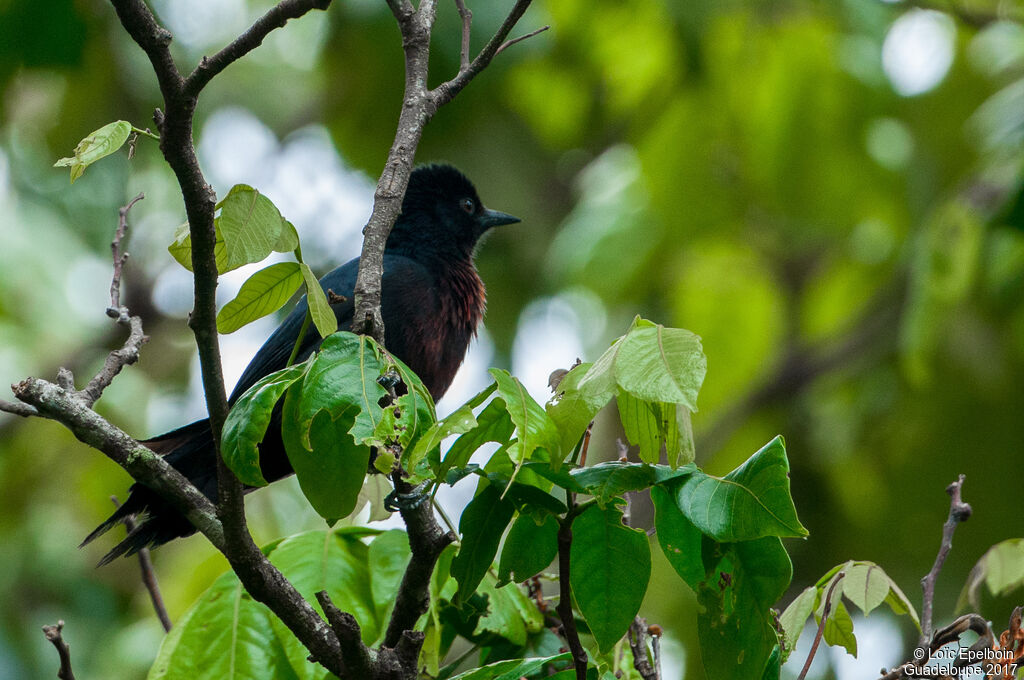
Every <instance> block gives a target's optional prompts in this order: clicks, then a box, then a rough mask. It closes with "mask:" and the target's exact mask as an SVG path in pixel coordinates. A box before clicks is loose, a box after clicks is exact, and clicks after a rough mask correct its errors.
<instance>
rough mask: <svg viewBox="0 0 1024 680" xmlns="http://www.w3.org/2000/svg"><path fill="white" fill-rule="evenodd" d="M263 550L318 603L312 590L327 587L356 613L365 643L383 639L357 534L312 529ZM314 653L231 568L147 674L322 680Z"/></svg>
mask: <svg viewBox="0 0 1024 680" xmlns="http://www.w3.org/2000/svg"><path fill="white" fill-rule="evenodd" d="M264 552H265V553H267V554H268V555H269V558H270V561H271V563H273V564H274V565H275V566H276V567H277V568H278V569H280V570H281V572H282V573H283V574H284V575H285V576H286V577H287V578H288V579H289V581H291V582H292V583H293V584H294V585H295V587H296V589H297V590H298V591H299V593H300V594H302V596H303V597H304V598H306V599H307V600H308V601H310V603H311V604H312V605H313V606H314V607H317V608H318V607H319V605H318V604H317V603H316V600H315V599H314V593H315V592H316V591H318V590H326V591H327V592H328V594H329V595H330V596H331V599H332V600H333V601H334V602H335V604H337V605H338V606H339V607H341V608H343V610H344V611H348V612H352V614H353V615H354V616H356V617H357V618H358V620H359V622H360V625H361V627H362V631H363V640H364V641H365V642H366V643H367V644H371V643H372V642H373V641H374V640H375V639H376V638H377V637H379V634H380V631H381V626H380V621H379V620H378V618H377V617H376V616H375V613H374V609H373V606H372V604H373V603H372V600H371V597H370V570H369V568H368V561H367V547H366V546H365V545H364V544H363V543H362V542H361V541H360V540H359V539H358V537H357V536H355V535H346V534H336V533H335V532H330V531H313V532H308V533H304V534H298V535H296V536H292V537H289V538H286V539H283V540H281V541H278V542H276V543H274V544H271V545H270V546H267V547H265V548H264ZM308 655H309V650H307V649H306V648H305V647H304V646H303V645H302V644H301V643H300V642H299V641H298V640H297V639H295V637H294V636H293V635H292V633H291V632H290V631H289V630H288V629H287V628H286V627H285V626H284V625H283V624H282V623H281V622H280V621H279V620H278V619H277V618H276V617H275V616H274V615H273V614H272V613H271V612H270V610H269V609H268V608H267V607H266V606H265V605H263V604H260V603H258V602H256V601H255V600H253V599H252V597H251V596H250V595H249V594H248V593H247V592H246V591H245V589H244V588H242V585H241V584H240V583H239V582H238V578H237V577H236V576H235V574H234V573H233V572H228V573H226V574H224V575H222V576H221V577H220V578H218V579H217V580H216V581H215V582H214V584H213V585H212V586H210V588H209V589H207V590H206V592H204V593H203V594H202V595H201V596H200V598H199V600H198V601H196V603H195V604H193V605H192V607H191V608H190V609H189V610H188V611H187V612H186V613H185V614H184V615H183V616H182V617H181V618H180V619H179V620H178V621H177V622H176V623H175V626H174V628H173V629H172V631H171V633H170V634H169V635H168V636H167V637H166V638H165V639H164V641H163V644H162V645H161V646H160V651H159V653H158V655H157V659H156V662H155V663H154V664H153V667H152V668H151V670H150V673H149V676H148V677H149V678H151V679H152V680H195V679H196V678H213V677H216V678H240V677H246V678H265V679H267V680H270V679H272V678H274V679H276V678H291V679H295V678H299V679H301V680H321V679H322V678H323V677H324V675H325V673H324V671H323V669H322V668H320V667H319V666H317V665H315V664H313V663H310V662H309V661H308V660H307V659H306V657H307V656H308Z"/></svg>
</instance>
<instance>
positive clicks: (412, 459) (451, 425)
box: [403, 404, 477, 471]
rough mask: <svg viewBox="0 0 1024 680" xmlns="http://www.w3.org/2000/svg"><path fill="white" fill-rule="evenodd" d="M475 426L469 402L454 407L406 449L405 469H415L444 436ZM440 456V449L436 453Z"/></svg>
mask: <svg viewBox="0 0 1024 680" xmlns="http://www.w3.org/2000/svg"><path fill="white" fill-rule="evenodd" d="M476 426H477V420H476V416H474V415H473V409H472V408H471V407H470V406H469V404H463V405H462V406H460V407H459V408H457V409H455V410H454V411H452V413H450V414H449V415H448V416H447V417H445V418H442V419H441V420H438V421H437V422H435V423H434V424H433V425H431V426H430V428H429V429H428V430H427V431H426V432H424V433H423V435H422V436H421V437H420V438H419V440H418V441H417V442H416V445H415V446H414V447H412V448H411V449H409V450H407V451H406V455H405V457H404V460H403V463H404V466H405V469H406V470H409V471H415V470H416V469H417V467H419V465H420V463H421V462H422V461H424V460H426V458H427V454H428V453H430V452H431V451H432V450H434V449H436V448H437V447H439V446H440V445H441V442H443V441H444V440H445V439H446V438H448V437H450V436H452V435H455V434H463V433H465V432H469V431H470V430H472V429H473V428H475V427H476ZM437 456H438V458H440V451H438V453H437Z"/></svg>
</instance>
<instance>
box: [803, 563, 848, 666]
mask: <svg viewBox="0 0 1024 680" xmlns="http://www.w3.org/2000/svg"><path fill="white" fill-rule="evenodd" d="M845 577H846V572H845V571H841V572H839V573H838V574H836V576H835V578H834V579H832V585H830V586H829V587H828V593H826V594H825V608H824V609H822V610H821V621H819V622H818V632H817V633H815V634H814V644H812V645H811V651H810V652H809V653H808V654H807V661H805V662H804V667H803V669H801V671H800V675H798V676H796V680H804V678H806V677H807V671H809V670H810V669H811V662H812V661H814V655H815V654H817V653H818V645H820V644H821V636H822V635H824V634H825V621H826V620H827V619H828V615H829V614H830V613H831V612H832V593H833V592H834V591H835V589H836V586H837V585H839V582H840V581H842V580H843V579H844V578H845Z"/></svg>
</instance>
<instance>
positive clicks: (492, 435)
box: [436, 397, 515, 479]
mask: <svg viewBox="0 0 1024 680" xmlns="http://www.w3.org/2000/svg"><path fill="white" fill-rule="evenodd" d="M476 420H477V426H476V427H474V428H473V429H472V430H470V431H468V432H466V433H465V434H463V435H460V436H459V438H458V439H456V440H455V441H454V442H453V443H452V445H451V448H449V449H448V452H447V453H446V454H445V456H444V459H443V460H442V461H440V462H439V463H438V465H437V473H436V477H437V479H444V477H445V475H446V474H447V472H448V470H451V469H453V468H464V467H466V465H467V464H468V463H469V458H470V456H472V455H473V454H474V453H475V452H476V450H477V449H479V448H480V447H481V446H483V445H484V444H486V443H487V442H499V443H507V442H508V440H509V439H510V438H511V437H512V432H513V431H514V430H515V425H513V424H512V419H511V418H510V417H509V415H508V409H507V408H506V407H505V401H504V400H503V399H502V398H501V397H496V398H495V399H493V400H492V401H491V403H489V404H487V406H485V407H484V410H483V411H481V412H480V414H479V415H477V417H476Z"/></svg>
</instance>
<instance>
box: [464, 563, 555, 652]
mask: <svg viewBox="0 0 1024 680" xmlns="http://www.w3.org/2000/svg"><path fill="white" fill-rule="evenodd" d="M477 592H479V593H480V594H482V595H486V596H487V612H486V613H485V614H484V615H483V616H481V617H480V619H479V621H477V624H476V628H475V629H474V630H473V635H481V634H483V633H487V632H490V633H494V634H496V635H500V636H501V637H503V638H505V639H506V640H508V641H509V642H511V643H512V644H514V645H517V646H522V645H525V644H526V636H527V635H528V634H531V633H536V632H538V631H540V630H543V628H544V617H543V616H542V615H541V613H540V610H538V609H537V606H536V604H535V603H533V602H532V601H531V600H530V599H529V598H527V597H526V596H525V595H524V594H523V592H522V591H521V590H520V589H519V587H518V586H516V585H515V584H514V583H508V584H505V585H504V586H497V585H496V583H495V579H494V577H493V576H491V575H490V574H487V576H486V577H485V578H484V580H483V581H482V582H481V583H480V587H479V588H478V589H477Z"/></svg>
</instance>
